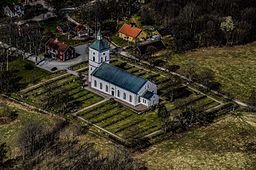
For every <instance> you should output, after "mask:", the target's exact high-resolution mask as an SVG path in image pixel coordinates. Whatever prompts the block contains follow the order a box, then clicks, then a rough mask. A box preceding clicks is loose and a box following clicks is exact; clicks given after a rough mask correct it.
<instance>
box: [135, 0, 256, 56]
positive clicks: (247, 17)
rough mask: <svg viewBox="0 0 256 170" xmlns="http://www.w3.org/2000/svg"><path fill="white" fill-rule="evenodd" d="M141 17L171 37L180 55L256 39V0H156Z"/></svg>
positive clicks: (153, 0)
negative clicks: (198, 49)
mask: <svg viewBox="0 0 256 170" xmlns="http://www.w3.org/2000/svg"><path fill="white" fill-rule="evenodd" d="M140 14H141V16H142V21H144V24H152V25H160V26H161V27H162V29H161V33H163V34H170V33H171V34H172V35H173V37H174V48H175V49H176V50H177V51H185V50H190V49H193V48H198V47H207V46H219V45H225V44H229V45H232V44H244V43H248V42H251V41H254V40H255V39H256V18H255V17H254V16H255V14H256V4H255V1H253V0H225V1H223V0H169V1H165V0H152V1H151V3H149V4H148V5H147V6H145V7H143V8H142V9H141V11H140Z"/></svg>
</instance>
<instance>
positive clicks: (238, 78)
mask: <svg viewBox="0 0 256 170" xmlns="http://www.w3.org/2000/svg"><path fill="white" fill-rule="evenodd" d="M190 60H194V61H195V62H196V63H197V65H198V66H199V68H200V69H202V68H210V69H212V70H213V71H214V72H215V74H216V80H217V81H218V82H219V83H221V89H222V90H224V91H227V92H229V93H231V94H232V95H233V96H235V97H236V98H238V99H240V100H242V101H247V99H248V97H249V96H250V92H251V90H252V89H253V88H255V87H256V86H255V84H256V78H255V76H253V75H254V74H255V72H256V67H255V65H256V43H252V44H248V45H244V46H234V47H223V48H203V49H199V50H196V51H194V52H187V53H185V54H176V55H174V57H173V59H172V60H171V63H172V64H177V65H180V66H181V69H180V72H181V73H182V72H183V70H184V69H185V68H186V64H187V63H188V62H189V61H190Z"/></svg>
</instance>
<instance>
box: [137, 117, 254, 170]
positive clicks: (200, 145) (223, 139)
mask: <svg viewBox="0 0 256 170" xmlns="http://www.w3.org/2000/svg"><path fill="white" fill-rule="evenodd" d="M255 127H256V116H255V115H254V114H251V113H244V112H237V113H234V114H233V115H228V116H226V117H223V118H221V119H220V120H218V121H217V122H215V123H213V124H211V125H209V126H207V127H202V128H199V129H195V130H192V131H189V132H186V133H184V134H181V135H179V136H175V137H172V138H171V139H169V140H168V141H164V142H162V143H159V144H157V145H155V146H153V147H151V148H149V149H148V150H147V151H146V152H144V153H142V154H138V155H137V156H136V157H137V158H139V159H141V160H143V161H146V162H147V166H148V168H149V169H155V170H161V169H180V170H182V169H255V168H256V167H255V166H256V162H255V158H256V154H255V149H256V143H255V140H256V137H255V135H256V129H255Z"/></svg>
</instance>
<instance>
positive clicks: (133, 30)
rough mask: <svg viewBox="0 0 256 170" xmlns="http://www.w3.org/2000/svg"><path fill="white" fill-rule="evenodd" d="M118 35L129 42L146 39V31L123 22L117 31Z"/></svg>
mask: <svg viewBox="0 0 256 170" xmlns="http://www.w3.org/2000/svg"><path fill="white" fill-rule="evenodd" d="M118 36H119V37H120V38H122V39H124V40H127V41H130V42H134V43H135V42H136V41H144V40H146V39H147V33H145V32H144V31H142V29H140V28H137V27H135V26H134V25H129V24H126V23H125V24H124V25H123V26H122V27H121V28H120V29H119V31H118Z"/></svg>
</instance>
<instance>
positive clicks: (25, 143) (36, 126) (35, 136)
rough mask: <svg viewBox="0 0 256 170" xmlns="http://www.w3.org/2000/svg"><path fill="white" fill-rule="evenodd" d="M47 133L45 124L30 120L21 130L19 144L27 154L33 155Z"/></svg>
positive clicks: (24, 153)
mask: <svg viewBox="0 0 256 170" xmlns="http://www.w3.org/2000/svg"><path fill="white" fill-rule="evenodd" d="M44 133H45V126H44V125H43V124H41V123H39V122H37V121H33V120H32V121H29V122H28V123H27V124H26V125H25V127H24V128H23V129H22V130H21V132H20V135H19V138H18V145H19V147H20V149H21V150H22V152H23V156H24V157H23V158H25V156H33V155H34V154H35V151H36V149H37V144H38V142H39V141H40V140H41V139H42V137H43V135H44Z"/></svg>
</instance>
